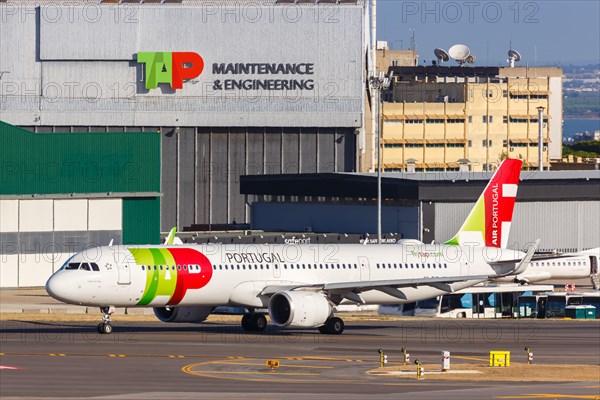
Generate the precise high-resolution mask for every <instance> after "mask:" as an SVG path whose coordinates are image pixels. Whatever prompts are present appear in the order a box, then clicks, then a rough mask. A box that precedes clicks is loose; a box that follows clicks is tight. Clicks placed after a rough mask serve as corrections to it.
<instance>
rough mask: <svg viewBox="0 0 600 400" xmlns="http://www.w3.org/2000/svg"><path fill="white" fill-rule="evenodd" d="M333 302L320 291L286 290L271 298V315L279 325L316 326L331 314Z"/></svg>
mask: <svg viewBox="0 0 600 400" xmlns="http://www.w3.org/2000/svg"><path fill="white" fill-rule="evenodd" d="M331 311H332V308H331V304H329V302H328V301H327V299H326V298H325V296H323V295H322V294H320V293H314V292H303V291H286V292H279V293H275V294H274V295H273V296H271V299H270V300H269V316H270V317H271V321H273V323H274V324H275V325H277V326H281V327H291V328H316V327H318V326H321V325H323V324H324V323H325V321H327V318H329V316H330V315H331Z"/></svg>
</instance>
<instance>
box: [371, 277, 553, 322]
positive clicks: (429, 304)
mask: <svg viewBox="0 0 600 400" xmlns="http://www.w3.org/2000/svg"><path fill="white" fill-rule="evenodd" d="M553 289H554V287H553V286H552V285H529V286H519V285H517V284H489V283H488V284H486V285H479V286H473V287H471V288H467V289H464V290H459V291H457V292H456V293H452V294H445V295H442V296H438V297H435V298H432V299H428V300H423V301H418V302H416V303H409V304H403V305H398V306H386V307H381V308H380V312H381V313H384V314H385V313H387V314H400V315H406V316H432V317H441V318H506V317H518V316H527V317H531V316H532V313H534V312H537V300H536V296H540V297H543V296H544V295H540V294H539V293H546V292H551V291H552V290H553ZM532 297H533V300H531V298H532ZM526 299H527V300H529V303H528V304H526V303H525V300H526ZM521 307H523V310H521ZM527 310H528V311H527ZM535 315H537V314H535ZM535 315H533V316H535Z"/></svg>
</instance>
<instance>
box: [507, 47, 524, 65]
mask: <svg viewBox="0 0 600 400" xmlns="http://www.w3.org/2000/svg"><path fill="white" fill-rule="evenodd" d="M516 61H521V53H519V52H518V51H516V50H514V49H510V50H509V51H508V65H510V66H511V67H514V66H515V62H516Z"/></svg>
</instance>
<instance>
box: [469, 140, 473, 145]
mask: <svg viewBox="0 0 600 400" xmlns="http://www.w3.org/2000/svg"><path fill="white" fill-rule="evenodd" d="M472 146H473V141H472V140H471V139H469V147H472Z"/></svg>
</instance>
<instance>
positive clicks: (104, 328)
mask: <svg viewBox="0 0 600 400" xmlns="http://www.w3.org/2000/svg"><path fill="white" fill-rule="evenodd" d="M100 326H101V328H100V333H102V334H103V335H110V334H111V333H112V330H113V328H112V325H111V324H100Z"/></svg>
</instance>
